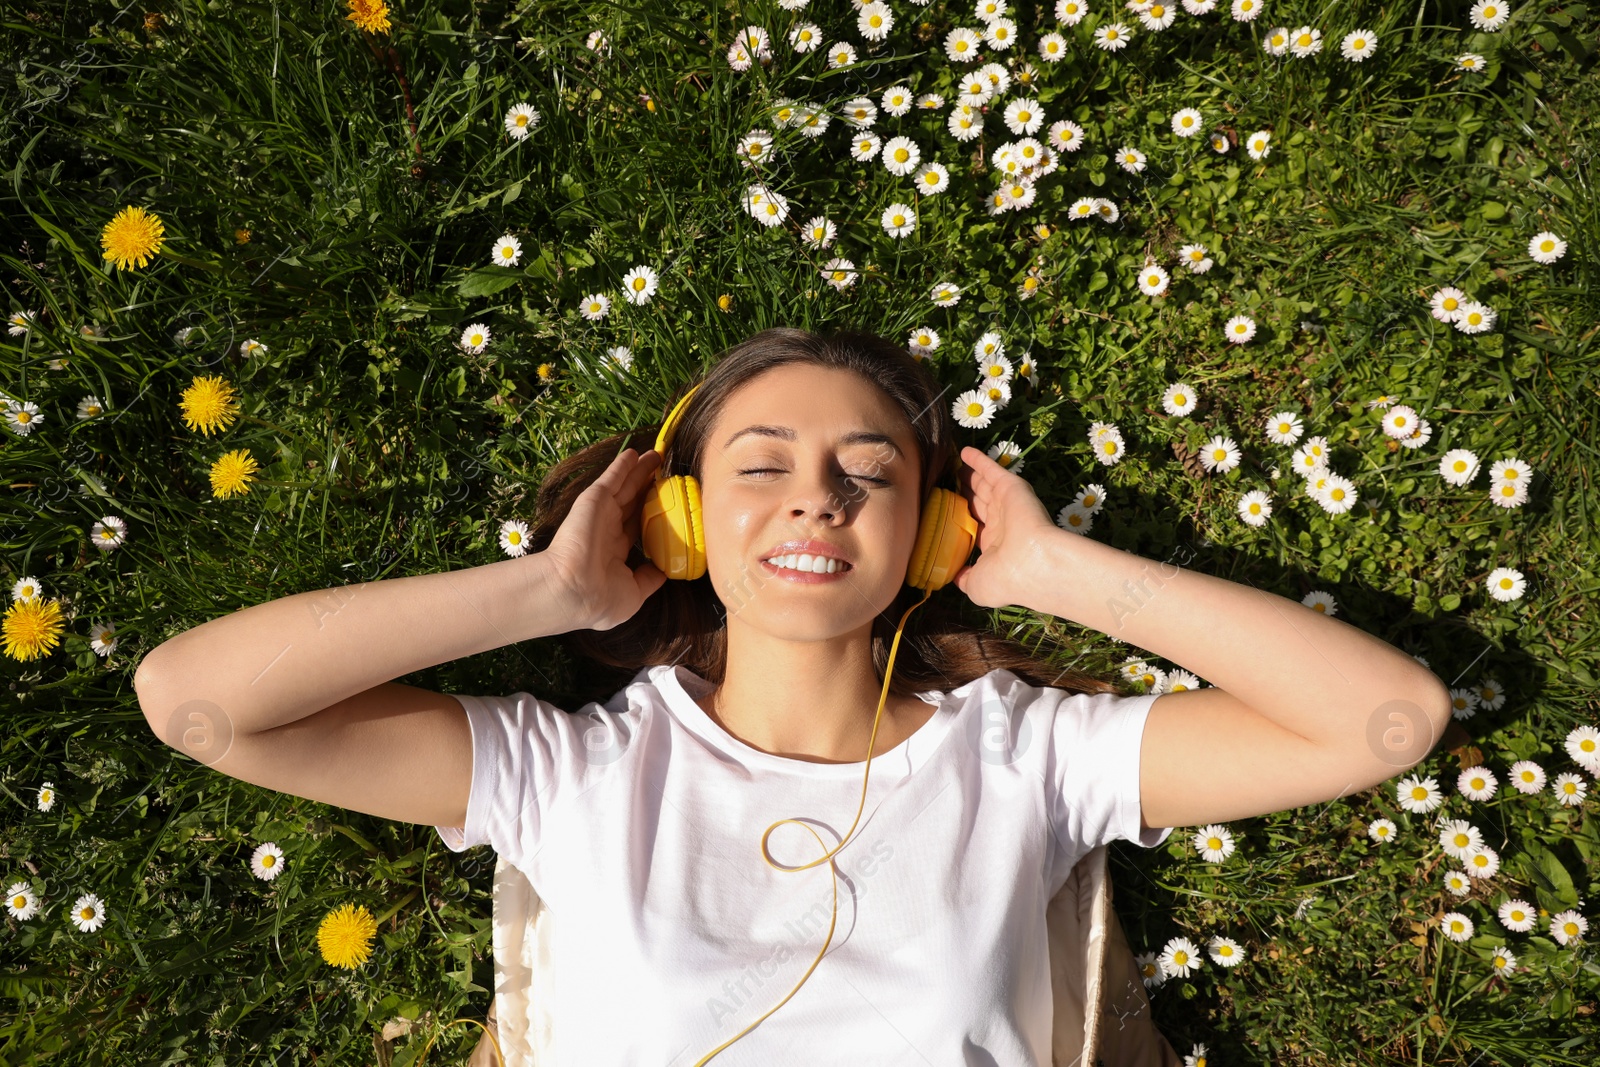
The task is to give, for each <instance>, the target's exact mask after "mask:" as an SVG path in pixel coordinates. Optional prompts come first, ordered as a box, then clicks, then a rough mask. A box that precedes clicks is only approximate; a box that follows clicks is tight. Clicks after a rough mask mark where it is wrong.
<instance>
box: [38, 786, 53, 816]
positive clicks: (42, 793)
mask: <svg viewBox="0 0 1600 1067" xmlns="http://www.w3.org/2000/svg"><path fill="white" fill-rule="evenodd" d="M35 800H36V801H37V803H38V806H39V810H40V811H49V810H50V809H51V808H53V807H55V806H56V784H55V783H54V782H46V783H44V784H43V785H41V786H40V787H39V795H38V796H37V797H36V798H35Z"/></svg>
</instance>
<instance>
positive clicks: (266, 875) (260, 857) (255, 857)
mask: <svg viewBox="0 0 1600 1067" xmlns="http://www.w3.org/2000/svg"><path fill="white" fill-rule="evenodd" d="M250 873H251V874H253V875H255V876H256V877H257V878H259V879H261V880H262V881H263V882H270V881H272V880H273V879H274V878H276V877H278V875H280V874H282V873H283V849H281V848H279V847H278V846H277V845H276V844H274V843H273V842H271V841H267V842H265V843H263V844H260V845H257V846H256V850H255V851H254V852H252V853H250Z"/></svg>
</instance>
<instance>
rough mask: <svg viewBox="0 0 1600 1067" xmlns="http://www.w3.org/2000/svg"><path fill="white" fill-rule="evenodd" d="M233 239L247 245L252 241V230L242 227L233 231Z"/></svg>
mask: <svg viewBox="0 0 1600 1067" xmlns="http://www.w3.org/2000/svg"><path fill="white" fill-rule="evenodd" d="M233 239H234V240H235V241H236V242H238V243H239V244H242V245H247V244H249V243H250V231H249V230H247V229H244V228H243V227H240V228H239V229H237V230H234V231H233Z"/></svg>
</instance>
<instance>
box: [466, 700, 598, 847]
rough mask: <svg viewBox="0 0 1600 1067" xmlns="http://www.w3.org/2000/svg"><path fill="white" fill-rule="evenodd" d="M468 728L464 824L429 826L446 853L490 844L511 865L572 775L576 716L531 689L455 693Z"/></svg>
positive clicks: (533, 841)
mask: <svg viewBox="0 0 1600 1067" xmlns="http://www.w3.org/2000/svg"><path fill="white" fill-rule="evenodd" d="M455 697H456V699H457V700H459V701H460V702H461V706H462V707H464V708H465V709H466V712H467V722H468V723H469V724H470V725H471V727H472V787H471V790H470V791H469V793H468V795H467V814H466V825H465V826H435V827H434V829H435V830H437V831H439V838H440V840H442V841H443V842H444V843H445V846H446V847H447V848H449V849H450V850H451V851H452V852H464V851H466V850H467V849H469V848H472V847H473V846H475V845H490V846H492V847H493V848H494V850H495V851H496V852H497V853H499V854H500V855H502V856H504V857H505V858H506V859H507V860H508V861H509V862H510V863H512V864H513V865H515V866H519V867H520V866H522V865H523V862H524V861H525V860H527V859H528V858H530V857H531V856H532V855H533V854H534V853H535V852H536V851H537V850H538V848H539V842H540V828H541V824H542V821H543V817H544V813H545V812H546V811H547V810H548V809H549V808H550V806H551V804H552V803H554V801H555V799H556V797H557V795H558V794H559V793H560V791H561V787H562V783H563V782H565V781H567V780H569V779H570V777H571V772H572V768H571V766H570V764H571V762H572V759H571V757H570V756H568V755H566V754H567V753H572V752H573V751H574V748H573V746H574V744H578V745H581V744H582V737H581V729H578V727H577V725H576V724H574V722H573V719H574V716H572V715H570V714H568V713H567V712H565V711H563V710H561V709H560V708H558V707H556V706H555V705H554V704H551V703H549V702H547V701H543V700H540V699H539V698H538V697H535V696H533V695H532V694H531V693H513V694H511V695H510V696H465V695H462V694H460V693H457V694H455Z"/></svg>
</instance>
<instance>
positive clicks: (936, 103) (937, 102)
mask: <svg viewBox="0 0 1600 1067" xmlns="http://www.w3.org/2000/svg"><path fill="white" fill-rule="evenodd" d="M917 106H918V107H919V108H921V109H922V110H924V111H937V110H939V109H940V108H941V107H944V97H943V96H940V95H939V94H938V93H923V94H922V95H921V96H919V97H917Z"/></svg>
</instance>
